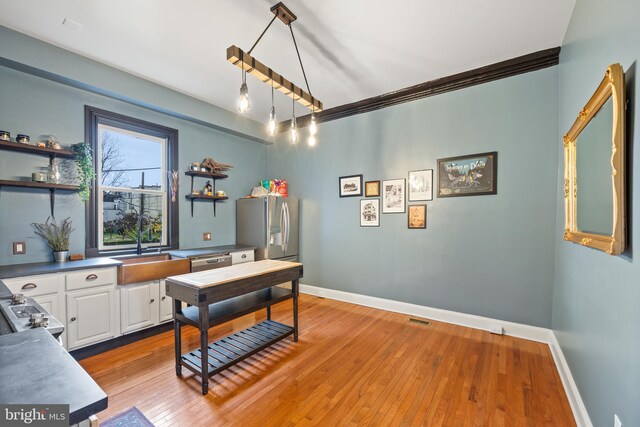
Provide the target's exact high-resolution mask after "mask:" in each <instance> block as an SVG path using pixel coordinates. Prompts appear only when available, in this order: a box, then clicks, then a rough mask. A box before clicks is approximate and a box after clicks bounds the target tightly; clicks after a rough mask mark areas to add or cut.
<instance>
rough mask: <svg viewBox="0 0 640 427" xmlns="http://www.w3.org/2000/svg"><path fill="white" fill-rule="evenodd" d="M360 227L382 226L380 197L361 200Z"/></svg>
mask: <svg viewBox="0 0 640 427" xmlns="http://www.w3.org/2000/svg"><path fill="white" fill-rule="evenodd" d="M360 227H380V199H362V200H360Z"/></svg>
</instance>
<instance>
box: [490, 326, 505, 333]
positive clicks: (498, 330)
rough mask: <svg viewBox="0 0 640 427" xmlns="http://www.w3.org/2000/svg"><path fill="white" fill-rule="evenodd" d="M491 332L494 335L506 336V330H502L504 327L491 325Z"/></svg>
mask: <svg viewBox="0 0 640 427" xmlns="http://www.w3.org/2000/svg"><path fill="white" fill-rule="evenodd" d="M489 332H491V333H492V334H497V335H502V334H504V329H503V328H502V325H491V326H489Z"/></svg>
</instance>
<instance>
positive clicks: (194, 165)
mask: <svg viewBox="0 0 640 427" xmlns="http://www.w3.org/2000/svg"><path fill="white" fill-rule="evenodd" d="M189 170H190V171H192V172H198V171H199V170H200V163H199V162H193V163H191V164H190V165H189Z"/></svg>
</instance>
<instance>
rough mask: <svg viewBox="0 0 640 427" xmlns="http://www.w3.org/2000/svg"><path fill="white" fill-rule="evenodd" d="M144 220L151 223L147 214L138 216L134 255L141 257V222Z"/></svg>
mask: <svg viewBox="0 0 640 427" xmlns="http://www.w3.org/2000/svg"><path fill="white" fill-rule="evenodd" d="M143 219H146V220H147V221H151V218H150V217H149V215H147V214H142V215H138V239H137V244H136V254H138V255H142V220H143Z"/></svg>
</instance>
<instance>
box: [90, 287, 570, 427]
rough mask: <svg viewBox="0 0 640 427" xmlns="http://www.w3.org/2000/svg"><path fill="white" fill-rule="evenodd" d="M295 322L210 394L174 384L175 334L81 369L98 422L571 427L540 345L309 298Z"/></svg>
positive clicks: (282, 313)
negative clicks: (91, 386) (101, 404)
mask: <svg viewBox="0 0 640 427" xmlns="http://www.w3.org/2000/svg"><path fill="white" fill-rule="evenodd" d="M290 313H291V302H290V301H287V302H284V303H281V304H279V305H278V306H277V307H275V308H274V311H273V314H274V315H273V317H274V320H278V321H282V322H286V323H290V322H291V314H290ZM263 317H264V316H263V314H262V313H261V314H260V315H259V316H256V315H252V316H246V317H245V318H242V319H238V320H236V321H234V322H231V323H229V324H225V325H222V326H220V327H217V328H214V329H211V330H210V334H209V338H210V340H211V341H215V340H216V339H217V338H219V337H221V336H223V335H227V334H229V333H230V332H232V331H233V330H238V329H242V328H244V327H246V326H248V325H249V324H252V323H253V322H255V320H256V318H263ZM300 324H301V333H300V341H299V342H298V343H294V342H293V340H292V339H291V338H287V339H285V340H283V341H282V342H280V343H278V344H276V345H275V346H273V347H272V348H270V349H267V350H265V351H263V352H261V353H259V354H257V355H254V356H253V357H251V358H249V359H247V360H246V361H244V362H241V363H240V364H238V365H236V366H235V367H232V368H230V369H229V370H228V371H226V372H223V373H221V374H218V375H216V376H214V377H212V378H211V380H210V383H209V384H210V385H209V394H208V395H207V396H202V395H201V394H200V385H199V383H198V381H196V379H195V378H193V375H192V374H191V373H189V372H188V371H187V370H186V369H183V372H184V376H183V378H178V377H176V375H175V371H174V360H173V333H172V332H166V333H162V334H160V335H157V336H154V337H151V338H147V339H144V340H141V341H138V342H135V343H133V344H130V345H127V346H124V347H120V348H118V349H115V350H112V351H109V352H106V353H103V354H100V355H97V356H94V357H91V358H88V359H85V360H83V361H82V362H81V364H82V366H83V367H84V368H85V369H86V370H87V372H89V374H90V375H91V376H92V377H93V378H94V379H95V380H96V381H97V382H98V384H99V385H100V386H101V387H102V388H103V389H104V390H105V392H106V393H107V394H108V395H109V408H108V409H107V410H105V411H104V412H102V413H100V414H98V416H99V418H100V419H101V420H106V419H107V418H109V417H112V416H113V415H116V414H118V413H120V412H122V411H124V410H126V409H128V408H129V407H131V406H136V407H137V408H138V409H140V410H141V411H142V412H143V413H144V414H145V415H146V416H147V417H148V418H149V419H150V420H151V421H152V422H153V423H154V424H155V425H156V426H158V427H165V426H189V427H191V426H217V425H221V426H226V425H230V426H243V427H244V426H287V425H301V426H304V425H320V426H345V425H372V426H395V425H407V426H409V425H414V426H441V425H442V426H538V425H549V426H573V425H575V422H574V420H573V416H572V414H571V409H570V407H569V404H568V401H567V398H566V396H565V393H564V390H563V388H562V383H561V381H560V378H559V376H558V372H557V371H556V368H555V365H554V363H553V358H552V356H551V353H550V351H549V348H548V347H547V346H546V345H544V344H540V343H536V342H532V341H527V340H523V339H517V338H512V337H507V336H496V335H492V334H490V333H488V332H483V331H478V330H474V329H469V328H464V327H460V326H454V325H450V324H447V323H441V322H432V323H431V325H429V326H426V325H422V324H417V323H413V322H409V316H406V315H402V314H397V313H391V312H387V311H382V310H376V309H372V308H368V307H361V306H357V305H353V304H347V303H342V302H338V301H333V300H328V299H321V298H317V297H312V296H308V295H302V296H301V298H300ZM183 331H184V333H183V336H184V339H183V346H184V347H183V352H184V351H186V350H187V349H192V348H196V347H197V346H198V334H197V331H196V330H195V329H193V328H190V327H184V329H183Z"/></svg>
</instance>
